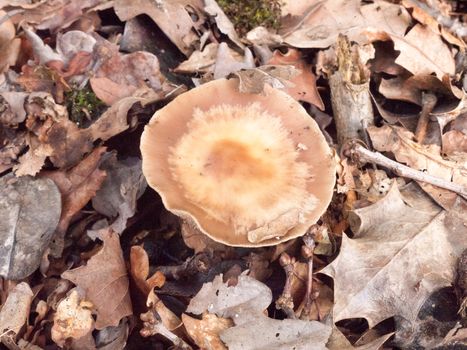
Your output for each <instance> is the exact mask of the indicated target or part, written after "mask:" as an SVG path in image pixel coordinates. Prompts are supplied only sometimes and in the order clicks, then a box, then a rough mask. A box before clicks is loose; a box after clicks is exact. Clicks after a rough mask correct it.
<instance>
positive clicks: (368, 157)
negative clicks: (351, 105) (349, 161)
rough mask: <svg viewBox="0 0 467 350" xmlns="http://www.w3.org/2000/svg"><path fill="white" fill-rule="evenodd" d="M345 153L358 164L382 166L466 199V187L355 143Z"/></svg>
mask: <svg viewBox="0 0 467 350" xmlns="http://www.w3.org/2000/svg"><path fill="white" fill-rule="evenodd" d="M345 153H347V154H348V155H349V156H350V157H351V158H354V159H356V160H357V161H359V162H362V163H373V164H377V165H379V166H383V167H385V168H388V169H389V170H391V171H392V172H394V173H395V174H397V175H399V176H402V177H406V178H408V179H412V180H415V181H421V182H425V183H428V184H430V185H434V186H437V187H440V188H444V189H446V190H449V191H453V192H455V193H457V194H459V195H460V196H462V197H464V198H465V199H467V187H466V186H462V185H460V184H456V183H454V182H450V181H446V180H443V179H441V178H439V177H436V176H432V175H429V174H426V173H424V172H422V171H418V170H415V169H412V168H410V167H408V166H406V165H403V164H401V163H398V162H396V161H394V160H392V159H389V158H387V157H385V156H383V155H382V154H381V153H378V152H373V151H370V150H368V149H366V148H365V147H363V146H362V145H360V144H359V143H357V142H352V143H351V145H350V148H349V149H348V150H346V151H345Z"/></svg>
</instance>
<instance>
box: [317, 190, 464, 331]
mask: <svg viewBox="0 0 467 350" xmlns="http://www.w3.org/2000/svg"><path fill="white" fill-rule="evenodd" d="M414 198H415V197H414ZM426 201H430V199H429V198H427V197H426V196H425V198H423V197H422V198H421V199H420V198H418V199H417V200H416V201H415V202H413V203H415V206H412V205H413V204H412V205H408V204H406V203H405V202H404V200H403V199H402V198H401V195H400V192H399V190H398V188H397V185H396V184H395V183H394V184H393V186H392V188H391V190H390V191H389V193H388V195H387V196H386V197H384V198H383V199H382V200H380V201H378V202H377V203H375V204H373V205H371V206H369V207H366V208H362V209H357V210H355V211H354V212H353V213H354V215H355V216H354V217H352V220H351V226H352V231H353V232H354V234H355V238H353V239H350V238H348V237H347V236H345V235H344V236H343V241H342V247H341V252H340V254H339V256H338V257H337V258H336V260H334V261H333V262H332V263H331V264H330V265H328V266H327V267H325V268H324V269H323V270H322V271H321V272H323V273H325V274H327V275H329V276H331V277H333V279H334V296H335V305H334V310H333V314H334V316H333V319H334V321H335V322H337V321H340V320H342V319H346V318H359V317H363V318H365V319H366V320H367V321H368V323H369V326H370V327H373V326H374V325H376V324H377V323H379V322H381V321H382V320H384V319H387V318H389V317H392V316H398V317H400V318H403V319H405V320H406V321H407V322H410V323H413V322H416V319H417V315H418V311H419V309H420V307H421V306H422V305H423V303H424V302H425V301H426V299H427V298H428V296H429V295H430V294H431V293H432V292H433V291H436V290H438V289H439V288H442V287H444V286H450V285H451V283H453V281H454V279H455V276H456V264H457V259H458V257H459V256H460V254H461V253H462V251H463V250H464V249H465V248H466V246H467V241H466V240H465V235H466V234H467V228H466V227H465V226H464V225H463V223H462V220H461V219H460V218H459V217H456V216H455V215H454V214H451V213H446V212H443V211H441V212H440V210H439V209H435V208H433V209H430V210H426V211H425V210H421V209H417V208H418V207H419V205H418V203H423V202H426ZM416 207H417V208H416ZM382 242H383V243H382ZM402 276H403V278H401V277H402ZM356 281H358V283H356Z"/></svg>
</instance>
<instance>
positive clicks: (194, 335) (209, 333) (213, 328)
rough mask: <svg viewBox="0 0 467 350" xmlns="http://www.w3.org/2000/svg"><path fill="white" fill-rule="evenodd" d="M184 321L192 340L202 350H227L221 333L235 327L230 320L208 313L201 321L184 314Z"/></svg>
mask: <svg viewBox="0 0 467 350" xmlns="http://www.w3.org/2000/svg"><path fill="white" fill-rule="evenodd" d="M182 321H183V325H184V326H185V329H186V330H187V332H188V335H189V336H190V338H191V339H193V341H194V342H195V343H196V345H198V346H199V347H200V348H201V349H215V350H227V347H226V346H225V345H224V343H222V341H221V339H220V338H219V333H220V332H221V331H223V330H226V329H227V328H230V327H232V326H233V322H232V321H231V320H230V319H227V318H222V317H217V316H216V315H213V314H208V313H206V314H203V316H202V319H201V320H198V319H196V318H193V317H190V316H188V315H186V314H183V315H182Z"/></svg>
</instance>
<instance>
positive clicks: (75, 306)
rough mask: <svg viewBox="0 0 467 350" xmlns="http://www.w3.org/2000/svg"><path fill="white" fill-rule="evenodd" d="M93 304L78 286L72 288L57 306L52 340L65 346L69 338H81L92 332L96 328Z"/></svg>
mask: <svg viewBox="0 0 467 350" xmlns="http://www.w3.org/2000/svg"><path fill="white" fill-rule="evenodd" d="M92 306H93V305H92V303H90V302H89V301H86V300H84V298H82V297H81V296H80V295H79V293H78V291H77V290H76V288H74V289H72V290H71V291H70V292H69V294H68V296H67V297H66V298H65V299H62V300H61V301H60V303H59V304H58V306H57V311H56V313H55V314H54V323H53V326H52V330H51V333H52V334H51V335H52V340H53V341H54V342H55V343H56V344H57V345H58V346H61V347H63V345H64V344H65V341H66V340H67V339H69V338H73V339H79V338H82V337H84V336H86V335H87V334H90V333H91V332H92V330H93V329H94V319H93V318H92V314H91V310H92Z"/></svg>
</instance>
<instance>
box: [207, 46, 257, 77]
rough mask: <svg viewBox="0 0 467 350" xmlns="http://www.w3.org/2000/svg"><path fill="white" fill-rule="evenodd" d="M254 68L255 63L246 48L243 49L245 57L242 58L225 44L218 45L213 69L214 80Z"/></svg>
mask: <svg viewBox="0 0 467 350" xmlns="http://www.w3.org/2000/svg"><path fill="white" fill-rule="evenodd" d="M254 67H255V61H254V58H253V55H252V53H251V51H250V50H249V49H248V48H245V55H244V56H243V57H242V56H240V55H239V54H238V53H236V52H235V51H234V50H232V49H231V48H229V46H228V45H227V44H226V43H220V44H219V47H218V49H217V53H216V61H215V62H214V67H213V74H214V79H220V78H224V77H226V76H228V75H229V74H231V73H236V72H238V71H240V70H242V69H250V68H254Z"/></svg>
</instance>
